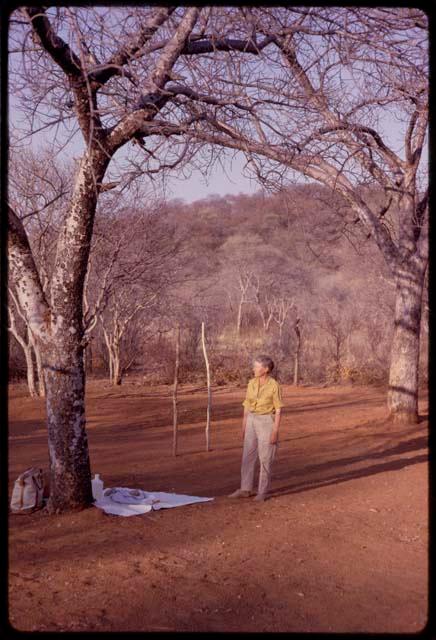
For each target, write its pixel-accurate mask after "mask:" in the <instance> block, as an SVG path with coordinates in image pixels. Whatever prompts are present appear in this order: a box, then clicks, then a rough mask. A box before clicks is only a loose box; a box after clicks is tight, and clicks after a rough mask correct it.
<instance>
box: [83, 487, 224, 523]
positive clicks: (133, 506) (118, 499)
mask: <svg viewBox="0 0 436 640" xmlns="http://www.w3.org/2000/svg"><path fill="white" fill-rule="evenodd" d="M209 500H213V498H199V497H197V496H187V495H184V494H177V493H165V492H163V491H154V492H153V493H148V492H146V491H142V489H128V488H127V487H113V488H107V489H105V490H104V491H103V497H102V498H100V499H99V500H96V501H95V502H94V506H95V507H98V508H99V509H103V511H105V512H106V513H111V514H113V515H117V516H135V515H139V514H141V513H148V512H149V511H151V510H152V509H155V510H157V509H170V508H171V507H181V506H183V505H185V504H193V503H194V502H208V501H209Z"/></svg>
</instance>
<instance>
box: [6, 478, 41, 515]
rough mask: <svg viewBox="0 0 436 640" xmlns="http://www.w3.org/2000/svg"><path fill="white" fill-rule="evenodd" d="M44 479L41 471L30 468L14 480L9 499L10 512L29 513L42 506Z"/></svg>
mask: <svg viewBox="0 0 436 640" xmlns="http://www.w3.org/2000/svg"><path fill="white" fill-rule="evenodd" d="M43 493H44V477H43V474H42V469H38V467H30V469H26V471H24V473H22V474H20V475H19V476H18V478H17V479H16V480H15V484H14V488H13V491H12V498H11V511H13V512H14V513H30V512H31V511H35V509H40V508H41V507H42V506H43Z"/></svg>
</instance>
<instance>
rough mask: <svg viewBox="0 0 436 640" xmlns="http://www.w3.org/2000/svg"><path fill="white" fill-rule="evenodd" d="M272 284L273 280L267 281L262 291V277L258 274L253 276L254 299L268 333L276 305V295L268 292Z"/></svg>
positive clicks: (264, 328)
mask: <svg viewBox="0 0 436 640" xmlns="http://www.w3.org/2000/svg"><path fill="white" fill-rule="evenodd" d="M271 285H272V282H271V281H269V282H268V281H267V282H266V283H264V286H263V289H264V291H262V292H261V282H260V278H259V277H258V276H256V275H254V276H253V280H252V287H253V295H254V300H255V304H256V308H257V310H258V311H259V314H260V317H261V318H262V325H263V330H264V332H265V333H268V331H269V328H270V325H271V322H272V320H273V318H274V310H275V306H276V302H275V298H274V296H270V294H269V293H268V289H270V288H271Z"/></svg>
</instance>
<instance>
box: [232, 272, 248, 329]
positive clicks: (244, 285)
mask: <svg viewBox="0 0 436 640" xmlns="http://www.w3.org/2000/svg"><path fill="white" fill-rule="evenodd" d="M238 284H239V290H240V297H239V303H238V314H237V317H236V337H237V338H239V337H240V335H241V325H242V307H243V305H244V304H246V303H247V291H248V289H249V287H250V284H251V273H248V272H246V271H240V272H239V274H238Z"/></svg>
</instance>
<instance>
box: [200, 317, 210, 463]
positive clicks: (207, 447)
mask: <svg viewBox="0 0 436 640" xmlns="http://www.w3.org/2000/svg"><path fill="white" fill-rule="evenodd" d="M201 342H202V345H203V354H204V361H205V362H206V373H207V418H206V451H209V427H210V407H211V400H212V393H211V388H210V370H209V359H208V357H207V351H206V340H205V336H204V322H202V323H201Z"/></svg>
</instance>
